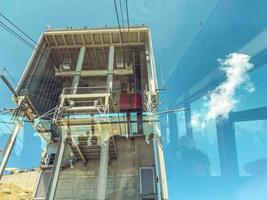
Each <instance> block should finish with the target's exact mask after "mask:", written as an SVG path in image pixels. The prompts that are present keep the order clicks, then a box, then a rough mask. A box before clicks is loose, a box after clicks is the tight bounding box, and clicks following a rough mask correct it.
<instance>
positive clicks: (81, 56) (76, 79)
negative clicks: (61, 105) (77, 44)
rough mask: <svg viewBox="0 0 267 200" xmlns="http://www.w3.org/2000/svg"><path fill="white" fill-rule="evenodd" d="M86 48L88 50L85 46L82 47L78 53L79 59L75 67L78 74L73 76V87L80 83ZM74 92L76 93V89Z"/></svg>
mask: <svg viewBox="0 0 267 200" xmlns="http://www.w3.org/2000/svg"><path fill="white" fill-rule="evenodd" d="M85 50H86V48H85V47H81V48H80V52H79V55H78V60H77V64H76V68H75V72H76V74H75V76H74V77H73V79H72V84H71V87H73V88H77V87H78V85H79V81H80V77H81V71H82V67H83V60H84V55H85ZM73 93H76V91H74V92H73Z"/></svg>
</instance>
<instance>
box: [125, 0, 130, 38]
mask: <svg viewBox="0 0 267 200" xmlns="http://www.w3.org/2000/svg"><path fill="white" fill-rule="evenodd" d="M125 4H126V17H127V25H128V38H127V39H128V43H129V36H130V20H129V7H128V0H126V1H125Z"/></svg>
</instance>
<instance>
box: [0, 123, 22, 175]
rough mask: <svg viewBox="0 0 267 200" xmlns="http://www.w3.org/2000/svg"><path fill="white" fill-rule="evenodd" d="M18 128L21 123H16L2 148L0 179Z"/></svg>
mask: <svg viewBox="0 0 267 200" xmlns="http://www.w3.org/2000/svg"><path fill="white" fill-rule="evenodd" d="M20 129H21V124H19V123H17V124H16V126H15V129H14V131H13V133H12V135H10V137H9V139H8V142H7V145H6V147H5V149H4V152H3V154H2V158H1V160H0V161H1V165H0V180H1V178H2V176H3V173H4V171H5V168H6V165H7V162H8V159H9V156H10V154H11V152H12V149H13V147H14V144H15V142H16V138H17V135H18V133H19V131H20Z"/></svg>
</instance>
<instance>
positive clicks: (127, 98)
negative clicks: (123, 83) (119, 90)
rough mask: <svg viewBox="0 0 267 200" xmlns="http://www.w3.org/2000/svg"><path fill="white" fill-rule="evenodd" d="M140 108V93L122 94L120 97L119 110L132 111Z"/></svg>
mask: <svg viewBox="0 0 267 200" xmlns="http://www.w3.org/2000/svg"><path fill="white" fill-rule="evenodd" d="M140 108H142V98H141V94H140V93H133V94H127V93H123V94H121V95H120V109H121V110H132V109H140Z"/></svg>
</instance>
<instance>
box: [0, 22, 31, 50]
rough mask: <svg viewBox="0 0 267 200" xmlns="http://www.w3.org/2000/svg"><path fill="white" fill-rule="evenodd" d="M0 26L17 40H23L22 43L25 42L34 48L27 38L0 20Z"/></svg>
mask: <svg viewBox="0 0 267 200" xmlns="http://www.w3.org/2000/svg"><path fill="white" fill-rule="evenodd" d="M0 26H1V27H2V28H4V29H5V30H7V31H8V32H9V33H11V34H12V35H13V36H14V37H16V38H17V39H18V40H20V41H21V42H23V43H24V44H26V45H27V46H28V47H30V48H31V49H35V47H34V46H33V45H32V44H31V43H29V42H28V41H27V40H25V39H24V38H23V37H21V36H20V35H19V34H18V33H16V32H15V31H13V30H12V29H11V28H9V27H8V26H7V25H6V24H5V23H3V22H2V21H0Z"/></svg>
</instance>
